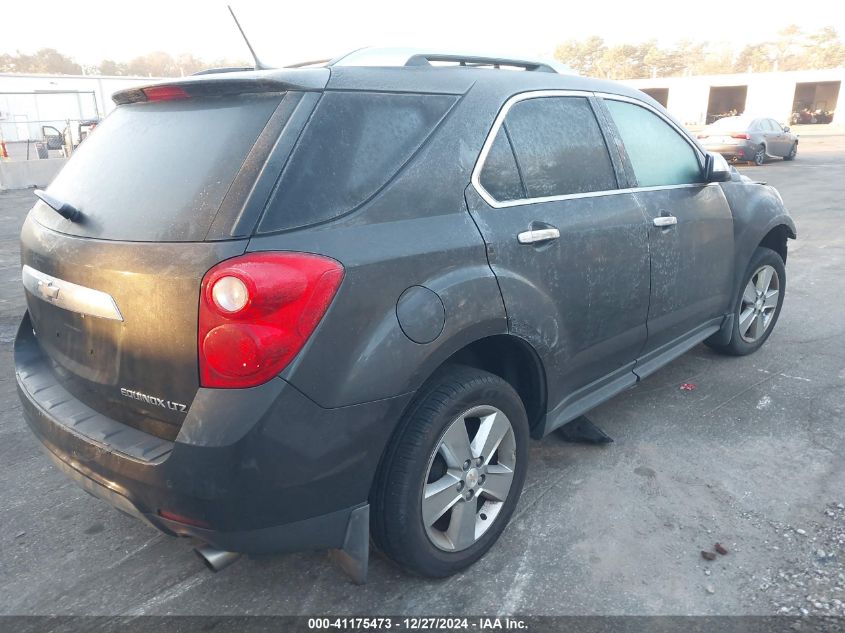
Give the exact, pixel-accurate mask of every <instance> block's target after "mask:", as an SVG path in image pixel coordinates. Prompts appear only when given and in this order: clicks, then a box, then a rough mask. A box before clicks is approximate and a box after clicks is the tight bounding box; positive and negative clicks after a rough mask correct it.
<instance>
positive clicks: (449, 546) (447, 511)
mask: <svg viewBox="0 0 845 633" xmlns="http://www.w3.org/2000/svg"><path fill="white" fill-rule="evenodd" d="M515 470H516V438H515V436H514V431H513V427H512V425H511V421H510V420H509V419H508V417H507V416H506V415H505V414H504V413H503V412H502V411H501V410H499V409H497V408H496V407H493V406H488V405H482V406H477V407H473V408H471V409H469V410H468V411H466V412H465V413H463V414H461V415H460V416H458V418H456V419H455V420H454V421H453V422H452V423H451V424H450V425H449V426H448V427H447V428H446V431H445V432H444V433H443V435H442V436H441V437H440V440H439V442H438V444H437V448H436V449H435V451H434V453H433V454H432V455H431V458H430V459H429V463H428V470H427V477H426V482H425V484H424V486H423V493H422V500H421V501H422V519H423V524H424V526H425V531H426V535H427V536H428V538H429V540H430V541H431V542H432V543H433V544H434V545H435V546H436V547H438V548H439V549H442V550H446V551H460V550H465V549H467V548H468V547H471V546H472V545H473V544H474V543H475V542H476V541H478V539H480V538H481V537H482V536H483V535H484V534H485V533H486V532H487V530H489V529H490V527H491V526H492V525H493V523H494V521H495V520H496V517H497V516H498V514H499V512H500V511H501V509H502V506H503V505H504V503H505V501H506V500H507V498H508V494H509V493H510V489H511V484H512V482H513V478H514V472H515Z"/></svg>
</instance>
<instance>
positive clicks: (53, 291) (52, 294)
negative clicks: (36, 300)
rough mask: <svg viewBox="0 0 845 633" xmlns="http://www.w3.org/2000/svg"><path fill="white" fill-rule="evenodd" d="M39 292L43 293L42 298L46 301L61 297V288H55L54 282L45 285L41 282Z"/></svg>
mask: <svg viewBox="0 0 845 633" xmlns="http://www.w3.org/2000/svg"><path fill="white" fill-rule="evenodd" d="M38 292H39V293H41V296H42V297H44V298H45V299H51V300H52V299H55V298H56V297H58V296H59V287H58V286H54V285H53V282H52V281H48V282H46V283H45V282H43V281H40V280H39V282H38Z"/></svg>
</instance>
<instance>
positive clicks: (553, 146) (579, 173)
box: [505, 97, 617, 198]
mask: <svg viewBox="0 0 845 633" xmlns="http://www.w3.org/2000/svg"><path fill="white" fill-rule="evenodd" d="M505 127H506V128H507V131H508V134H509V135H510V139H511V141H512V142H513V149H514V153H515V154H516V160H517V162H518V164H519V169H520V172H521V174H522V180H523V183H524V185H525V191H526V193H527V195H528V197H529V198H544V197H547V196H561V195H567V194H576V193H587V192H591V191H607V190H610V189H615V188H616V186H617V185H616V176H615V174H614V171H613V163H612V162H611V160H610V154H609V153H608V151H607V145H606V144H605V142H604V137H603V136H602V133H601V129H600V128H599V124H598V121H597V120H596V116H595V114H594V113H593V109H592V107H591V106H590V103H589V102H588V101H587V99H586V98H585V97H537V98H533V99H526V100H524V101H519V102H517V103H516V104H515V105H514V106H513V107H512V108H511V109H510V111H509V112H508V115H507V117H506V118H505Z"/></svg>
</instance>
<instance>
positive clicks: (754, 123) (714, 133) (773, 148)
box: [698, 114, 798, 165]
mask: <svg viewBox="0 0 845 633" xmlns="http://www.w3.org/2000/svg"><path fill="white" fill-rule="evenodd" d="M698 141H699V142H700V143H701V145H702V146H703V147H704V149H706V150H707V151H708V152H715V153H718V154H721V155H722V156H724V157H725V158H726V159H728V160H733V161H740V160H742V161H749V162H753V163H755V164H757V165H762V164H763V163H764V162H766V159H767V158H771V157H780V158H783V159H784V160H792V159H794V158H795V155H796V154H797V153H798V136H797V135H795V134H793V133H792V132H790V131H789V127H788V126H785V125H781V124H780V123H778V122H777V121H775V120H774V119H769V118H764V117H758V118H755V117H750V116H747V115H744V114H743V115H740V116H730V117H725V118H723V119H719V120H718V121H715V122H714V123H711V124H710V125H708V126H707V127H705V128H704V129H703V130H701V132H699V133H698Z"/></svg>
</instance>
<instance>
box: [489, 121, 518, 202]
mask: <svg viewBox="0 0 845 633" xmlns="http://www.w3.org/2000/svg"><path fill="white" fill-rule="evenodd" d="M479 182H480V183H481V186H482V187H484V189H485V190H486V191H487V193H489V194H490V195H491V196H493V198H495V199H496V200H498V201H500V202H505V201H507V200H519V199H520V198H525V191H524V190H523V189H522V182H521V181H520V179H519V170H518V169H517V166H516V160H515V159H514V157H513V149H512V148H511V143H510V141H509V140H508V136H507V134H506V133H505V129H504V127H501V128H499V132H498V133H497V134H496V139H495V140H494V141H493V145H491V146H490V152H489V153H488V154H487V159H486V160H485V161H484V168H483V169H482V170H481V176H480V178H479Z"/></svg>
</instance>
